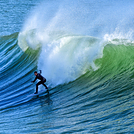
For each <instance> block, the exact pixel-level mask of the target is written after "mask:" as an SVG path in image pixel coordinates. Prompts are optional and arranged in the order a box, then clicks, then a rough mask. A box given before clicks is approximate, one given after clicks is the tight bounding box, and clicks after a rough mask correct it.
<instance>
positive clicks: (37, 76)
mask: <svg viewBox="0 0 134 134" xmlns="http://www.w3.org/2000/svg"><path fill="white" fill-rule="evenodd" d="M34 75H35V76H36V77H35V79H34V80H33V81H31V82H33V83H34V82H35V81H36V80H37V79H39V80H40V81H39V82H38V83H37V84H36V92H35V93H34V94H37V93H38V86H39V85H40V84H42V85H43V86H45V87H46V89H47V92H48V87H47V86H46V85H45V84H44V83H45V82H46V79H45V78H44V77H43V76H42V75H41V70H40V73H37V71H35V72H34ZM48 93H49V92H48Z"/></svg>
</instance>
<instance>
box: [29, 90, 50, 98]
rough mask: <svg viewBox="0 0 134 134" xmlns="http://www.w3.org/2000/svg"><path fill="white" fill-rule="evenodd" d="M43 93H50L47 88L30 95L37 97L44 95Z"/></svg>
mask: <svg viewBox="0 0 134 134" xmlns="http://www.w3.org/2000/svg"><path fill="white" fill-rule="evenodd" d="M43 94H48V92H47V90H46V89H44V90H40V91H38V94H34V93H33V94H30V95H29V96H28V97H36V96H39V95H43Z"/></svg>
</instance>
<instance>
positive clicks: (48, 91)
mask: <svg viewBox="0 0 134 134" xmlns="http://www.w3.org/2000/svg"><path fill="white" fill-rule="evenodd" d="M45 82H46V81H43V83H42V85H43V86H45V88H46V89H47V92H48V94H49V91H48V87H47V86H46V85H45V84H44V83H45Z"/></svg>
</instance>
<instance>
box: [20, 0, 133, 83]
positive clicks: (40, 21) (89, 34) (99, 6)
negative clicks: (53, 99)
mask: <svg viewBox="0 0 134 134" xmlns="http://www.w3.org/2000/svg"><path fill="white" fill-rule="evenodd" d="M106 5H107V6H106ZM103 7H105V8H103ZM132 7H133V5H132V4H131V2H128V3H127V9H128V10H127V11H126V2H125V1H123V2H122V3H118V2H113V3H111V2H108V1H98V2H91V1H87V0H82V1H77V2H72V1H69V2H68V1H66V0H64V1H60V0H59V2H55V1H51V2H42V3H41V4H40V5H38V6H37V8H35V9H34V10H33V11H32V12H31V14H30V16H29V17H28V19H27V20H26V21H25V23H24V26H23V28H22V31H21V32H20V34H19V37H18V44H19V46H20V48H21V49H22V50H23V51H26V50H27V49H28V48H32V49H34V50H36V49H38V48H41V51H40V56H39V59H38V69H42V71H43V75H44V76H46V78H47V79H48V82H49V83H50V85H58V84H62V83H66V82H69V81H72V80H75V79H76V78H78V77H80V76H81V75H82V74H84V73H86V72H87V71H89V70H92V69H93V70H96V69H98V67H97V66H96V65H95V64H94V61H95V60H96V59H97V58H101V57H102V56H103V49H104V47H105V45H107V42H108V41H112V40H114V39H116V38H117V39H129V40H133V35H134V33H133V30H132V28H133V27H129V28H128V25H132V24H131V21H128V19H129V20H132V17H131V15H132V14H133V12H132ZM119 9H120V10H119ZM109 14H110V15H109ZM130 14H131V15H130ZM117 45H118V43H117Z"/></svg>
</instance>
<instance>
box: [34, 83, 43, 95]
mask: <svg viewBox="0 0 134 134" xmlns="http://www.w3.org/2000/svg"><path fill="white" fill-rule="evenodd" d="M40 84H42V82H41V81H39V82H38V83H37V84H36V92H35V93H36V94H37V93H38V86H39V85H40Z"/></svg>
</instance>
